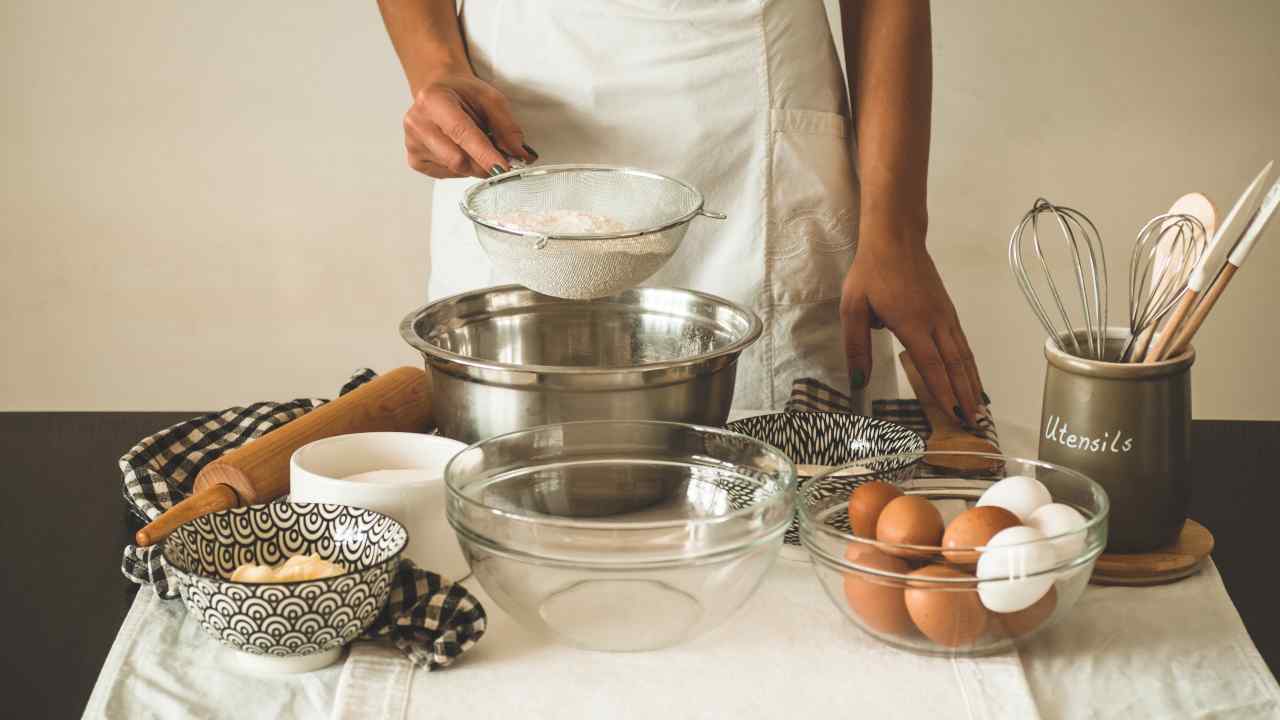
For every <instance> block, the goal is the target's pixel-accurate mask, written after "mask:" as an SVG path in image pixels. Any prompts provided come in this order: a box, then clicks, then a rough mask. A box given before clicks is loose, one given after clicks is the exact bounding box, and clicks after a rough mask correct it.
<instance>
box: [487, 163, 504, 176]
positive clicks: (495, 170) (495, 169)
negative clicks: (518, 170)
mask: <svg viewBox="0 0 1280 720" xmlns="http://www.w3.org/2000/svg"><path fill="white" fill-rule="evenodd" d="M504 172H506V171H505V170H503V169H502V166H501V165H494V166H493V167H491V168H489V174H490V175H492V176H493V177H497V176H499V175H501V174H502V173H504Z"/></svg>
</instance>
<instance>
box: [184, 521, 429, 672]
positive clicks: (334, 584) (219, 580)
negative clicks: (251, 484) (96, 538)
mask: <svg viewBox="0 0 1280 720" xmlns="http://www.w3.org/2000/svg"><path fill="white" fill-rule="evenodd" d="M408 541H409V535H408V532H407V531H406V530H405V528H404V526H403V525H401V524H400V523H398V522H396V521H395V520H393V519H392V518H390V517H387V516H386V515H383V514H382V513H378V512H374V511H372V510H364V509H361V508H354V507H347V506H345V505H321V504H302V503H288V502H274V503H268V504H266V505H251V506H248V507H241V508H234V509H231V510H223V511H221V512H216V513H211V514H209V515H205V516H203V517H200V518H197V519H195V520H192V521H191V522H189V523H186V524H184V525H182V526H180V527H179V528H178V529H177V530H175V531H174V532H173V534H172V535H170V536H169V537H168V538H166V539H165V541H164V547H163V550H162V552H163V555H164V560H165V562H167V563H168V564H169V566H170V567H171V568H173V571H174V576H175V577H176V578H177V586H178V593H179V595H180V596H181V597H182V602H183V604H185V605H186V606H187V609H188V611H190V612H191V614H192V615H193V616H194V617H195V618H196V619H197V620H198V621H199V622H200V625H201V627H203V628H204V630H205V631H206V632H207V633H209V635H211V636H212V637H213V638H214V639H216V640H218V641H219V642H221V643H223V644H224V645H226V646H228V647H230V648H232V649H234V650H237V651H240V652H241V653H247V654H249V655H251V656H261V657H265V658H305V657H310V658H311V659H310V660H308V661H304V663H303V665H304V666H306V667H305V669H315V667H322V666H323V665H326V664H328V662H323V660H324V659H327V660H328V661H330V662H331V661H332V660H333V659H336V658H337V654H338V652H339V651H340V650H341V648H342V646H343V645H345V644H347V643H349V642H351V641H352V640H354V639H355V638H356V637H357V636H359V635H360V633H361V632H363V631H364V630H365V628H367V627H369V625H370V624H372V623H373V621H374V619H375V618H376V617H377V615H378V613H379V612H380V611H381V610H382V608H383V607H384V606H385V605H386V602H387V595H388V593H389V592H390V588H391V581H392V578H393V576H394V574H395V571H396V568H397V567H398V565H399V563H400V555H401V553H402V552H403V551H404V548H405V546H406V545H407V544H408ZM297 555H316V556H319V557H320V558H323V559H324V560H328V561H330V562H333V563H337V564H338V565H341V566H342V567H343V568H344V569H345V571H346V572H344V573H343V574H341V575H336V576H333V577H327V578H322V579H317V580H297V581H293V582H266V583H254V582H232V581H231V580H230V578H231V575H232V573H234V572H235V570H236V568H238V567H240V566H241V565H244V564H246V563H252V564H258V565H277V564H279V563H281V562H283V561H285V560H287V559H288V558H290V557H294V556H297ZM321 656H323V657H321Z"/></svg>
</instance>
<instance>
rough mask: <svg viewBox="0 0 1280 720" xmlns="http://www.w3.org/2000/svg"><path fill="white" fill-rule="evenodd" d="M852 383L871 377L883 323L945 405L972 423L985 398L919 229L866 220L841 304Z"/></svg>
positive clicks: (986, 402)
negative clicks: (875, 336) (876, 331)
mask: <svg viewBox="0 0 1280 720" xmlns="http://www.w3.org/2000/svg"><path fill="white" fill-rule="evenodd" d="M840 319H841V324H842V326H843V329H844V338H845V354H846V356H847V357H848V361H849V373H850V379H851V383H852V384H853V385H854V386H855V387H862V386H864V385H865V384H866V382H867V379H868V378H870V377H871V328H872V327H881V326H883V327H887V328H889V330H890V331H891V332H893V334H894V335H895V336H897V338H898V340H899V341H900V342H901V343H902V345H903V347H905V348H906V350H907V353H908V354H909V355H910V356H911V360H912V362H913V363H915V366H916V368H917V369H918V370H919V371H920V375H921V377H923V378H924V382H925V385H927V386H928V388H929V392H931V393H932V394H933V396H934V398H936V399H937V400H938V402H939V403H940V404H941V405H942V406H943V407H948V408H955V409H956V413H957V415H959V416H960V419H961V420H964V421H966V422H968V423H969V424H971V425H972V424H975V423H976V421H977V416H978V406H979V405H986V404H988V402H989V400H988V399H987V397H986V393H985V392H984V390H983V387H982V380H981V378H980V377H979V376H978V366H977V363H976V362H975V360H974V357H973V352H972V351H971V350H970V349H969V341H968V340H967V339H966V338H965V334H964V330H963V329H962V328H961V327H960V319H959V317H958V316H957V315H956V310H955V306H954V305H953V304H952V303H951V297H950V296H949V295H948V294H947V289H946V287H945V286H944V285H943V284H942V278H941V276H939V275H938V269H937V267H935V266H934V264H933V259H932V258H931V257H929V253H928V251H927V250H925V246H924V233H923V231H920V232H913V231H905V230H902V229H899V228H890V227H887V226H877V225H876V224H875V223H866V222H864V223H863V227H862V233H861V237H860V238H859V245H858V252H857V258H856V259H855V261H854V263H853V267H851V268H850V269H849V274H848V275H847V276H845V281H844V287H843V291H842V294H841V301H840Z"/></svg>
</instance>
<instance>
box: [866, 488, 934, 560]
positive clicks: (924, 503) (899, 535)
mask: <svg viewBox="0 0 1280 720" xmlns="http://www.w3.org/2000/svg"><path fill="white" fill-rule="evenodd" d="M876 539H877V540H879V541H881V542H886V543H895V544H899V545H932V546H935V547H936V546H937V545H938V544H939V543H941V542H942V513H940V512H938V508H936V507H934V506H933V503H931V502H929V501H928V500H926V499H925V498H923V497H920V496H919V495H903V496H902V497H900V498H896V499H894V500H891V501H890V502H889V504H888V505H885V506H884V510H881V511H880V518H879V519H878V520H876ZM883 550H884V551H885V552H887V553H890V554H892V555H897V556H898V557H929V556H930V555H932V553H930V552H928V551H924V550H900V549H896V548H883Z"/></svg>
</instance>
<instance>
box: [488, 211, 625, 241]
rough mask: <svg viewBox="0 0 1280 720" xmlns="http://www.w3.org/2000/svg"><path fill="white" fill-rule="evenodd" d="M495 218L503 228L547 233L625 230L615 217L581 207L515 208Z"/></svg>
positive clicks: (603, 233)
mask: <svg viewBox="0 0 1280 720" xmlns="http://www.w3.org/2000/svg"><path fill="white" fill-rule="evenodd" d="M492 220H493V222H494V223H495V224H497V225H501V226H502V227H507V228H511V229H513V230H523V231H525V232H536V233H543V234H544V235H609V234H613V233H620V232H623V231H625V230H626V227H625V226H623V224H622V223H621V222H620V221H619V220H617V219H616V218H611V217H608V216H607V215H596V214H595V213H589V212H583V211H581V210H549V211H546V212H533V211H529V210H512V211H511V212H506V213H502V214H501V215H496V216H494V217H493V218H492Z"/></svg>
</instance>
